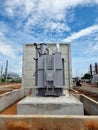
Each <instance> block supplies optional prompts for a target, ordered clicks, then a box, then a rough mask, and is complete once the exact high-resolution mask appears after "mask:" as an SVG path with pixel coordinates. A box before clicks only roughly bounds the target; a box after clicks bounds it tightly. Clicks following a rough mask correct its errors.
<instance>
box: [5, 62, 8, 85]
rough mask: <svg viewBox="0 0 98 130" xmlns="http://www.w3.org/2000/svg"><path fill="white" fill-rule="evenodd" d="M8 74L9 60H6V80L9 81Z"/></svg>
mask: <svg viewBox="0 0 98 130" xmlns="http://www.w3.org/2000/svg"><path fill="white" fill-rule="evenodd" d="M7 75H8V60H6V67H5V82H6V83H7Z"/></svg>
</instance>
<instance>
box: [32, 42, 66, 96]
mask: <svg viewBox="0 0 98 130" xmlns="http://www.w3.org/2000/svg"><path fill="white" fill-rule="evenodd" d="M34 45H35V48H36V58H34V59H35V62H36V64H35V65H36V66H35V70H36V71H35V81H36V82H35V85H36V89H37V94H38V95H39V96H62V95H63V90H64V85H65V82H64V81H65V80H64V77H65V75H64V59H63V58H62V57H61V52H60V50H59V46H58V45H57V49H56V51H55V52H52V53H51V54H50V48H49V47H48V45H47V44H45V43H42V44H36V43H35V44H34Z"/></svg>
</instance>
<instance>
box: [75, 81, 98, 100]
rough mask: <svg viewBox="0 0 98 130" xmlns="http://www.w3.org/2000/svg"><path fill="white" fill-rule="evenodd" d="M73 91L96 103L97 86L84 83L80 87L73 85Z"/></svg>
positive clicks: (97, 97)
mask: <svg viewBox="0 0 98 130" xmlns="http://www.w3.org/2000/svg"><path fill="white" fill-rule="evenodd" d="M73 89H75V90H76V91H78V92H79V93H80V94H84V95H86V96H88V97H90V98H92V99H93V100H95V101H98V86H93V85H91V84H87V83H84V84H82V86H81V87H76V86H75V85H74V87H73Z"/></svg>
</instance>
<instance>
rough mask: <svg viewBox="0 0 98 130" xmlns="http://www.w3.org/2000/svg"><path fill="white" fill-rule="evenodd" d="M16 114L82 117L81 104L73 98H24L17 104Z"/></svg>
mask: <svg viewBox="0 0 98 130" xmlns="http://www.w3.org/2000/svg"><path fill="white" fill-rule="evenodd" d="M17 114H20V115H22V114H27V115H31V114H32V115H83V114H84V112H83V104H82V103H81V102H80V101H79V100H78V99H77V98H75V97H74V96H69V97H66V96H61V97H36V96H35V97H31V96H30V97H26V98H24V99H23V100H21V101H20V102H19V103H18V104H17Z"/></svg>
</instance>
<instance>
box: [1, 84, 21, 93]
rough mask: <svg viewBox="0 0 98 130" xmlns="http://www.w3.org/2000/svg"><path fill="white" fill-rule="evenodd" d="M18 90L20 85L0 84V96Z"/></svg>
mask: <svg viewBox="0 0 98 130" xmlns="http://www.w3.org/2000/svg"><path fill="white" fill-rule="evenodd" d="M19 88H21V84H2V85H0V95H1V94H4V93H7V92H11V91H13V90H14V89H19Z"/></svg>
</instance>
